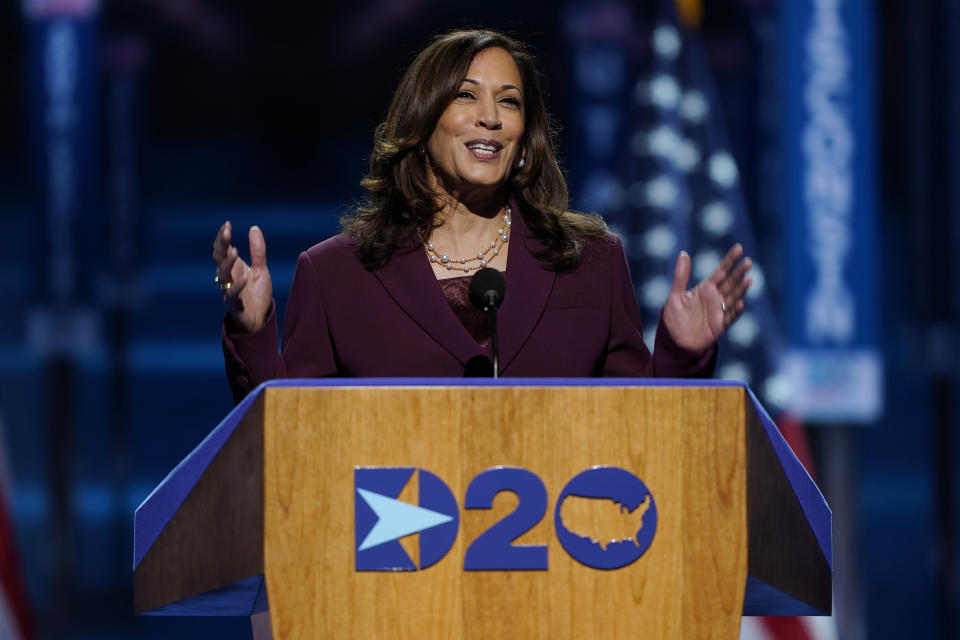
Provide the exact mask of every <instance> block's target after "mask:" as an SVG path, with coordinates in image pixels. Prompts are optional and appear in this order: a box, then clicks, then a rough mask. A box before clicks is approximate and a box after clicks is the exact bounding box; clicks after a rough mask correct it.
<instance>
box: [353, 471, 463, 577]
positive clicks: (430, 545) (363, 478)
mask: <svg viewBox="0 0 960 640" xmlns="http://www.w3.org/2000/svg"><path fill="white" fill-rule="evenodd" d="M414 474H417V480H418V485H419V496H418V499H417V504H410V503H409V502H404V501H402V500H399V496H400V493H401V492H402V491H403V489H404V487H406V486H407V484H408V483H409V482H410V479H411V478H412V477H413V476H414ZM353 480H354V487H355V490H354V494H355V495H354V501H355V502H354V513H355V517H354V528H355V534H356V538H355V548H356V570H357V571H416V570H417V569H418V567H417V566H416V565H415V564H414V562H413V560H412V559H411V558H410V555H409V554H408V553H407V552H406V550H404V548H403V546H402V545H401V544H400V542H399V540H400V538H403V537H404V536H409V535H411V534H414V533H417V534H419V541H418V545H419V555H420V566H419V568H420V569H426V568H427V567H429V566H430V565H432V564H435V563H436V562H437V561H439V560H440V559H441V558H442V557H443V556H445V555H446V553H447V552H448V551H449V550H450V548H451V547H453V543H454V541H455V540H456V538H457V529H458V528H459V526H460V515H459V509H458V507H457V501H456V499H455V498H454V497H453V493H452V492H451V491H450V488H449V487H447V485H446V484H444V482H443V481H442V480H441V479H440V478H438V477H437V476H435V475H434V474H432V473H430V472H429V471H426V470H424V469H417V468H416V467H357V468H355V469H354V472H353Z"/></svg>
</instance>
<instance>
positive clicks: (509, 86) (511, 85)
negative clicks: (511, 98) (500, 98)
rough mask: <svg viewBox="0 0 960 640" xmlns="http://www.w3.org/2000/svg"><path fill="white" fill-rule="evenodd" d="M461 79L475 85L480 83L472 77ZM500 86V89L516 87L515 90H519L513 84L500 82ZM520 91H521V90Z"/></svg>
mask: <svg viewBox="0 0 960 640" xmlns="http://www.w3.org/2000/svg"><path fill="white" fill-rule="evenodd" d="M463 81H464V82H469V83H470V84H475V85H479V84H480V81H479V80H474V79H473V78H464V79H463ZM500 88H501V89H516V90H517V91H520V87H518V86H516V85H513V84H502V85H500ZM521 93H523V92H522V91H521Z"/></svg>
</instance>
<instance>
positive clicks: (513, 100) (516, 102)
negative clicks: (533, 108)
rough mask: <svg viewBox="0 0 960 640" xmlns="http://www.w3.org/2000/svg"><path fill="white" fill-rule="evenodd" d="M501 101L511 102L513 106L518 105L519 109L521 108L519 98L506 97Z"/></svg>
mask: <svg viewBox="0 0 960 640" xmlns="http://www.w3.org/2000/svg"><path fill="white" fill-rule="evenodd" d="M501 102H505V103H506V104H509V105H510V106H512V107H516V108H517V109H519V108H520V100H519V99H517V98H512V97H510V98H504V99H503V100H501Z"/></svg>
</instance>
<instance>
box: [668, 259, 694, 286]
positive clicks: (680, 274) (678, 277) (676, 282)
mask: <svg viewBox="0 0 960 640" xmlns="http://www.w3.org/2000/svg"><path fill="white" fill-rule="evenodd" d="M689 281H690V254H689V253H687V252H686V251H681V252H680V255H679V256H677V266H676V268H675V269H674V270H673V287H672V289H673V291H680V292H684V291H686V290H687V283H688V282H689Z"/></svg>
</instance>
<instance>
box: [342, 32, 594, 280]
mask: <svg viewBox="0 0 960 640" xmlns="http://www.w3.org/2000/svg"><path fill="white" fill-rule="evenodd" d="M492 47H499V48H501V49H504V50H506V51H507V53H509V54H510V56H511V57H512V58H513V60H514V62H515V63H516V65H517V68H518V69H519V71H520V78H521V80H522V82H523V102H524V117H525V123H524V134H523V140H522V146H521V148H522V149H523V150H524V152H525V156H524V158H525V161H526V162H525V164H524V166H523V167H522V168H519V169H518V168H515V169H514V170H513V171H512V173H511V175H510V177H509V179H508V182H507V185H506V186H507V191H508V192H509V194H510V195H511V196H512V197H513V198H515V199H516V200H517V201H518V204H519V206H520V207H521V208H522V209H523V212H522V214H523V218H524V220H525V221H526V223H527V226H528V227H529V228H530V230H531V232H532V234H533V236H534V237H536V238H538V239H539V240H541V241H542V242H543V243H544V245H545V246H546V249H545V250H544V251H542V252H539V253H537V254H535V257H536V259H537V260H538V261H539V262H540V263H541V264H542V265H544V266H545V267H546V268H548V269H550V270H552V271H565V270H568V269H572V268H574V267H576V266H577V264H579V261H580V254H581V251H582V248H583V243H584V241H585V240H586V239H588V238H595V237H602V236H605V235H606V233H607V231H606V225H605V224H604V222H603V220H602V219H601V218H600V217H599V216H591V215H583V214H579V213H573V212H570V211H567V207H568V204H569V196H568V193H567V183H566V181H565V180H564V178H563V173H562V172H561V170H560V166H559V164H558V162H557V154H556V138H557V132H556V130H555V128H554V127H553V124H552V123H551V120H550V114H549V113H548V112H547V108H546V103H545V100H544V95H543V91H542V89H541V84H540V73H539V72H538V71H537V66H536V62H535V60H534V58H533V55H532V54H531V53H530V52H529V50H528V49H527V48H526V47H525V46H524V45H522V44H520V43H519V42H517V41H516V40H514V39H513V38H510V37H509V36H506V35H504V34H502V33H497V32H495V31H486V30H469V31H452V32H449V33H446V34H443V35H440V36H438V37H436V38H435V39H434V40H433V42H431V43H430V45H429V46H427V48H426V49H424V50H423V51H421V52H420V53H419V54H418V55H417V57H416V58H415V59H414V60H413V63H412V64H411V65H410V66H409V68H408V69H407V70H406V72H405V73H404V74H403V78H402V79H401V80H400V85H399V86H398V87H397V91H396V93H394V95H393V100H392V101H391V103H390V109H389V110H388V112H387V116H386V119H385V120H384V121H383V122H382V123H381V124H380V125H379V126H378V127H377V129H376V131H375V133H374V139H373V152H372V153H371V156H370V173H368V174H367V175H366V176H365V177H364V178H363V180H362V181H361V183H360V184H361V185H362V186H363V187H364V189H366V190H367V197H366V199H365V200H364V201H363V202H362V203H361V204H360V205H359V206H358V207H357V209H356V211H355V212H354V213H353V214H352V215H350V216H348V217H345V218H344V219H343V220H342V223H343V230H344V232H345V233H347V234H348V235H349V236H350V237H351V238H352V239H353V240H354V242H355V243H356V245H357V255H358V257H359V259H360V261H361V263H362V264H363V265H364V267H365V268H367V269H369V270H373V269H377V268H379V267H382V266H383V265H385V264H386V263H387V262H389V261H390V258H391V257H392V256H393V254H394V252H395V251H397V250H398V249H401V248H408V247H412V246H418V245H419V244H420V243H422V242H423V240H424V238H425V237H426V236H427V235H429V233H430V231H431V230H432V229H433V228H434V226H435V216H436V214H437V212H438V211H439V210H440V209H441V206H442V205H441V198H440V197H439V195H440V194H437V193H436V192H434V191H433V190H432V189H431V187H430V182H429V180H428V173H427V172H428V169H427V159H426V156H425V154H424V153H421V152H419V151H418V150H419V149H420V148H421V145H424V144H425V143H426V142H427V140H428V139H429V138H430V136H431V134H432V133H433V130H434V128H435V127H436V125H437V122H438V121H439V120H440V116H441V115H442V114H443V111H444V110H445V109H446V108H447V106H448V105H449V104H450V103H451V102H453V100H454V98H455V97H456V94H457V92H458V91H459V90H460V86H461V84H462V82H463V79H464V78H465V77H466V75H467V71H468V70H469V68H470V64H471V62H473V58H474V57H475V56H476V55H477V54H478V53H479V52H481V51H483V50H484V49H489V48H492Z"/></svg>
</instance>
